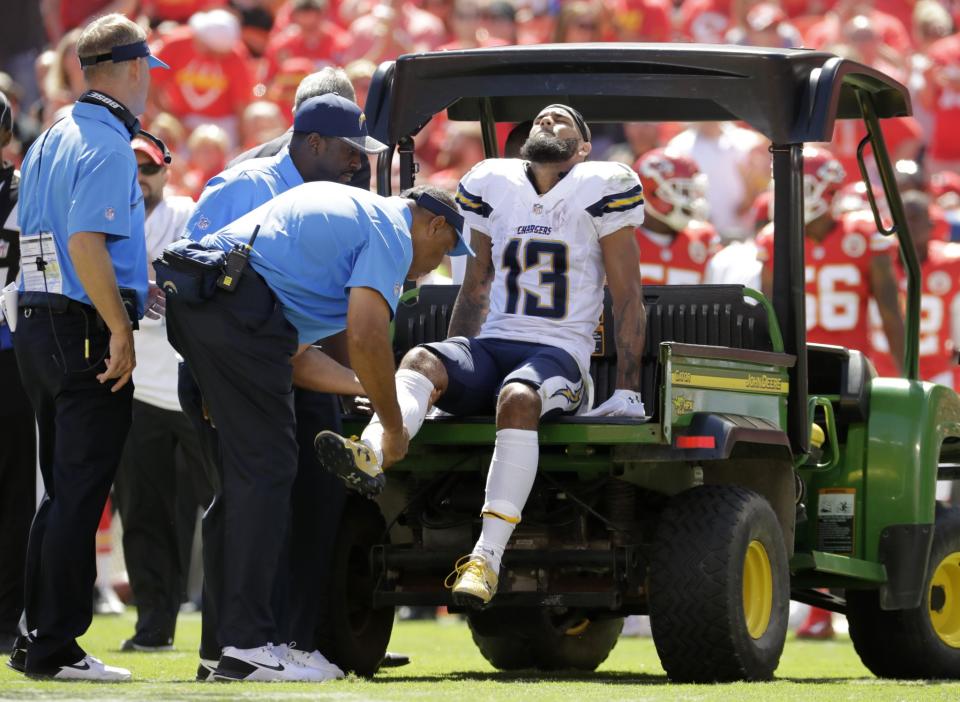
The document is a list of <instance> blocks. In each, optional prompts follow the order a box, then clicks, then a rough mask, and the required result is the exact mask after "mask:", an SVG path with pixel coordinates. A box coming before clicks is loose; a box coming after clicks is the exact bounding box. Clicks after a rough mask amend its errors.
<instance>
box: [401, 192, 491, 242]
mask: <svg viewBox="0 0 960 702" xmlns="http://www.w3.org/2000/svg"><path fill="white" fill-rule="evenodd" d="M413 201H414V202H416V203H417V205H418V206H419V207H422V208H423V209H425V210H427V211H428V212H432V213H433V214H435V215H440V216H441V217H443V218H444V219H446V220H447V224H449V225H450V226H451V227H453V229H454V231H455V232H456V233H457V245H456V246H454V247H453V250H452V251H451V252H450V255H451V256H476V254H475V253H474V252H473V249H471V248H470V244H468V243H467V240H466V239H464V238H463V215H462V214H460V213H459V212H457V211H456V210H455V209H453V208H452V207H450V205H448V204H446V203H445V202H443V201H442V200H438V199H437V198H435V197H434V196H433V195H430V194H429V193H420V194H419V195H417V196H416V197H414V198H413Z"/></svg>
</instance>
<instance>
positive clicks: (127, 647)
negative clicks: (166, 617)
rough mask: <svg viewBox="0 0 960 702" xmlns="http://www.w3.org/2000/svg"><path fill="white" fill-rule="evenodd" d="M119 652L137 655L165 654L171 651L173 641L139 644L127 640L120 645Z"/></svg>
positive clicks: (139, 642) (134, 640)
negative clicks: (135, 653)
mask: <svg viewBox="0 0 960 702" xmlns="http://www.w3.org/2000/svg"><path fill="white" fill-rule="evenodd" d="M120 650H121V651H127V652H137V653H165V652H167V651H172V650H173V639H167V640H166V641H151V642H141V641H137V640H136V639H135V638H133V639H127V640H126V641H124V642H123V643H122V644H120Z"/></svg>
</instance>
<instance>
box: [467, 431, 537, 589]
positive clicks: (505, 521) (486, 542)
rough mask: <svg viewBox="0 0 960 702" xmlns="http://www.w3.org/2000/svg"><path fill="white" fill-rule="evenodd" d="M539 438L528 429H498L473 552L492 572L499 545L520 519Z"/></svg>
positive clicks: (497, 562)
mask: <svg viewBox="0 0 960 702" xmlns="http://www.w3.org/2000/svg"><path fill="white" fill-rule="evenodd" d="M539 460H540V442H539V440H538V437H537V432H535V431H530V430H528V429H501V430H500V431H498V432H497V442H496V444H495V445H494V448H493V459H492V460H491V461H490V472H489V473H488V474H487V490H486V500H485V503H484V505H483V513H482V514H483V529H482V531H481V532H480V540H479V541H477V545H476V546H474V547H473V553H475V554H477V555H482V556H483V557H484V558H486V559H487V563H489V564H490V567H491V568H493V570H494V572H496V573H499V572H500V559H501V558H502V557H503V549H504V548H505V547H506V545H507V542H508V541H509V540H510V537H511V536H512V535H513V530H514V527H516V525H517V524H519V523H520V512H521V511H522V510H523V507H524V505H526V504H527V498H528V497H530V490H531V489H532V488H533V481H534V480H535V479H536V477H537V463H538V462H539Z"/></svg>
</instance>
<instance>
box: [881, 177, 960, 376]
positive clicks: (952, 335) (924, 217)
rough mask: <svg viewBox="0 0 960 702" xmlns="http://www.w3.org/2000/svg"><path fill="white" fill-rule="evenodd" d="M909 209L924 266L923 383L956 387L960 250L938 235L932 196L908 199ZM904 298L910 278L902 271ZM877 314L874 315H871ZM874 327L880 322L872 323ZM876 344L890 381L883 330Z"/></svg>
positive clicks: (911, 195) (906, 210) (905, 202)
mask: <svg viewBox="0 0 960 702" xmlns="http://www.w3.org/2000/svg"><path fill="white" fill-rule="evenodd" d="M903 209H904V214H905V215H906V218H907V228H908V230H909V231H910V238H911V239H912V240H913V245H914V247H915V248H916V251H917V260H918V261H919V262H920V277H921V281H922V282H921V288H920V348H919V352H920V377H921V378H922V379H923V380H929V381H931V382H934V383H939V384H941V385H946V386H947V387H955V380H956V379H955V371H956V368H957V355H956V354H957V348H958V342H960V294H958V293H960V245H957V244H951V243H948V242H946V241H944V240H943V239H942V238H941V237H938V235H937V209H936V208H935V206H933V205H932V203H931V198H930V196H929V195H927V194H926V193H922V192H919V191H911V192H907V193H904V194H903ZM896 271H897V278H898V280H899V281H900V288H901V292H903V293H904V294H905V293H906V277H905V275H904V272H903V268H902V267H901V266H899V265H898V266H897V269H896ZM871 313H873V310H872V309H871ZM871 321H874V320H871ZM872 331H873V333H872V334H871V342H872V343H873V345H874V348H875V355H876V356H877V358H876V360H875V363H876V365H877V369H878V371H880V372H881V375H890V374H891V369H892V360H891V359H890V357H889V354H890V347H889V344H888V343H887V339H886V336H885V335H884V334H883V331H882V330H881V329H873V330H872Z"/></svg>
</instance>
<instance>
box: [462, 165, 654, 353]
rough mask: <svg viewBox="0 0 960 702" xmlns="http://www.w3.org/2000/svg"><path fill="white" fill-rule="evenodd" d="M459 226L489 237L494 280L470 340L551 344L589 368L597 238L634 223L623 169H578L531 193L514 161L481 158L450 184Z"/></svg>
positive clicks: (631, 181) (599, 303)
mask: <svg viewBox="0 0 960 702" xmlns="http://www.w3.org/2000/svg"><path fill="white" fill-rule="evenodd" d="M457 204H459V206H460V210H461V211H462V212H463V215H464V219H465V220H466V223H467V224H468V225H469V226H470V227H472V228H473V229H476V230H478V231H479V232H481V233H483V234H485V235H487V236H489V237H490V238H491V239H492V241H493V265H494V268H495V270H496V277H495V278H494V281H493V288H492V290H491V292H490V311H489V313H488V314H487V318H486V321H484V323H483V326H482V327H481V329H480V333H479V334H478V335H477V338H496V339H511V340H516V341H529V342H532V343H537V344H547V345H550V346H557V347H559V348H562V349H565V350H566V351H568V352H569V353H570V354H571V355H572V356H573V357H574V359H575V360H576V361H577V363H578V365H579V366H580V368H581V369H583V370H584V371H586V369H589V367H590V354H591V353H592V352H593V349H594V339H593V332H594V330H595V329H596V328H597V323H598V321H599V319H600V313H601V311H602V308H603V283H604V269H603V258H602V255H601V250H600V239H601V238H603V237H605V236H607V235H609V234H612V233H614V232H615V231H617V230H619V229H621V228H623V227H631V228H633V227H638V226H640V224H642V223H643V194H642V192H641V188H640V179H639V178H638V177H637V174H636V173H634V172H633V170H631V169H630V168H629V167H628V166H626V165H624V164H621V163H611V162H584V163H578V164H577V165H575V166H574V167H573V168H572V169H570V171H569V172H568V173H567V174H566V175H565V176H564V177H563V178H562V179H561V180H560V182H559V183H557V184H556V185H555V186H553V188H551V189H550V191H549V192H546V193H544V194H543V195H540V194H538V193H537V191H536V189H535V188H534V186H533V183H532V182H531V181H530V179H529V178H528V176H527V165H526V162H525V161H522V160H520V159H488V160H486V161H481V162H480V163H478V164H477V165H476V166H474V167H473V169H471V170H470V172H469V173H467V174H466V175H465V176H464V177H463V180H461V181H460V187H459V189H458V192H457Z"/></svg>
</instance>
